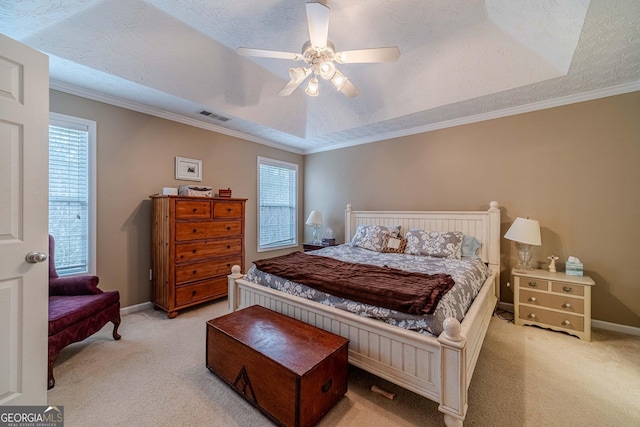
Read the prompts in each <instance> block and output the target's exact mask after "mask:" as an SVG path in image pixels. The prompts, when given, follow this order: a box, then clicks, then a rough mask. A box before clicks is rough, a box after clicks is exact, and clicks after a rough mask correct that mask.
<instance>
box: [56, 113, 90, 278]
mask: <svg viewBox="0 0 640 427" xmlns="http://www.w3.org/2000/svg"><path fill="white" fill-rule="evenodd" d="M49 126H58V127H69V128H71V129H82V130H86V131H87V132H88V141H87V142H88V147H87V148H88V153H87V160H88V163H89V164H88V174H87V177H88V181H89V182H88V183H87V190H88V192H89V195H88V196H89V197H88V206H87V208H88V211H89V214H88V236H87V238H88V239H89V241H88V242H87V250H88V251H89V254H88V258H87V261H88V265H87V271H84V272H76V273H70V274H60V275H61V276H65V277H73V276H79V275H86V274H91V275H95V274H96V272H97V263H96V258H97V256H96V247H97V245H96V234H97V233H96V224H97V220H96V218H97V208H96V206H97V185H96V181H97V180H96V176H97V159H96V157H97V156H96V151H97V150H96V141H97V124H96V122H95V121H93V120H88V119H83V118H80V117H75V116H68V115H66V114H60V113H54V112H50V113H49ZM47 152H48V150H47ZM47 181H48V179H47ZM48 194H49V190H48V189H47V199H48ZM47 205H48V204H47Z"/></svg>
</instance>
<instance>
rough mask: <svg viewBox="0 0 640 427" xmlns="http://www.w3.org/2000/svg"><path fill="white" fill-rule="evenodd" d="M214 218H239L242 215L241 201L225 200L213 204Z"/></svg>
mask: <svg viewBox="0 0 640 427" xmlns="http://www.w3.org/2000/svg"><path fill="white" fill-rule="evenodd" d="M213 217H214V218H240V217H242V203H240V202H237V203H236V202H227V203H215V204H214V205H213Z"/></svg>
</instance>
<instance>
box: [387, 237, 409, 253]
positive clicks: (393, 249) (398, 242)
mask: <svg viewBox="0 0 640 427" xmlns="http://www.w3.org/2000/svg"><path fill="white" fill-rule="evenodd" d="M406 247H407V239H405V238H404V237H394V236H389V237H387V240H386V241H385V243H384V247H383V248H382V252H385V253H393V254H403V253H404V250H405V248H406Z"/></svg>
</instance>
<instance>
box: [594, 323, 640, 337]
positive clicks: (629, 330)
mask: <svg viewBox="0 0 640 427" xmlns="http://www.w3.org/2000/svg"><path fill="white" fill-rule="evenodd" d="M591 326H592V327H593V328H598V329H605V330H607V331H613V332H621V333H623V334H628V335H635V336H638V337H640V328H636V327H635V326H627V325H621V324H619V323H611V322H605V321H604V320H594V319H591Z"/></svg>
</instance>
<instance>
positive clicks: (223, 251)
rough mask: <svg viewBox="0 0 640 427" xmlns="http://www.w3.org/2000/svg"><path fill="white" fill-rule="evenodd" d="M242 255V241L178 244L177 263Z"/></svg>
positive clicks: (225, 240)
mask: <svg viewBox="0 0 640 427" xmlns="http://www.w3.org/2000/svg"><path fill="white" fill-rule="evenodd" d="M239 253H242V239H241V238H234V239H224V240H207V241H204V242H197V243H178V244H177V245H176V262H185V261H195V260H198V259H203V258H211V257H216V256H224V255H235V254H239Z"/></svg>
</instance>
